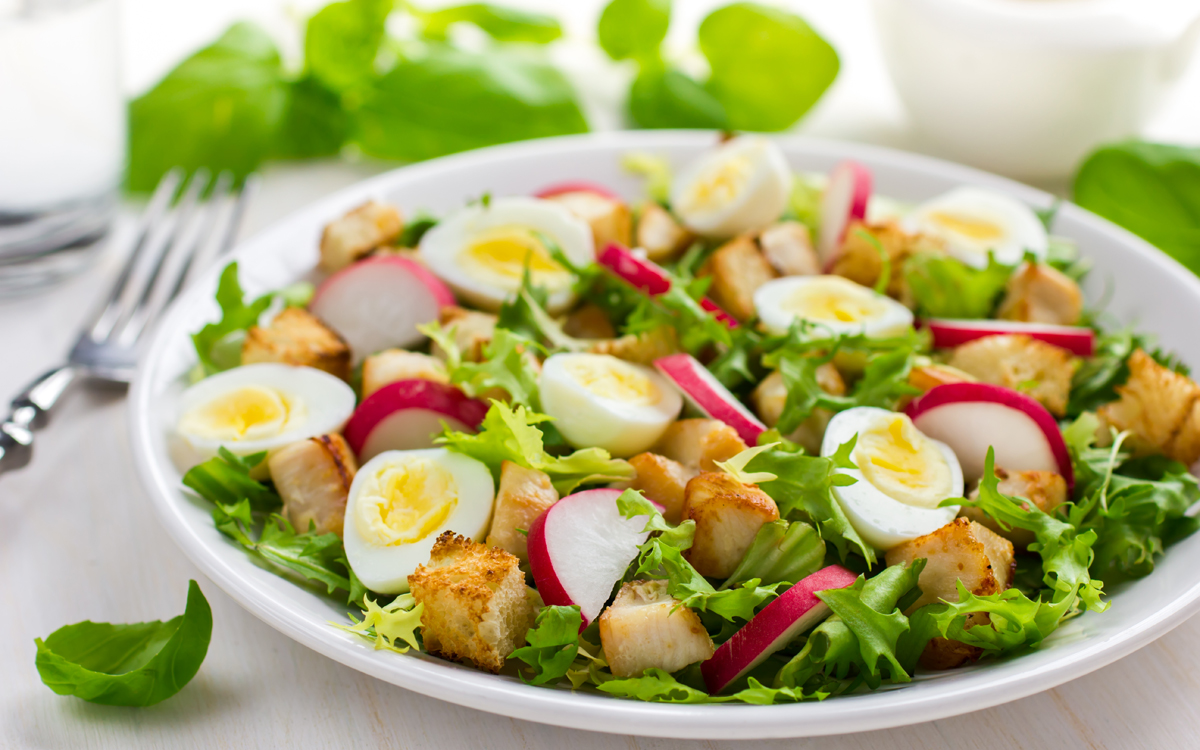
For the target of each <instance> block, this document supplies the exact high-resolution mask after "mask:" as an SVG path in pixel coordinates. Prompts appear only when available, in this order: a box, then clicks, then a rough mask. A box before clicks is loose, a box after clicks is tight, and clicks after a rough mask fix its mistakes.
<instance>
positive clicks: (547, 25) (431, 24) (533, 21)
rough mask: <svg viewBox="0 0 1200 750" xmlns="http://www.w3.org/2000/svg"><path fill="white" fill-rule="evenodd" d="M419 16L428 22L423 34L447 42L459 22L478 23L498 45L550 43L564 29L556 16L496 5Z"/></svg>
mask: <svg viewBox="0 0 1200 750" xmlns="http://www.w3.org/2000/svg"><path fill="white" fill-rule="evenodd" d="M410 7H411V6H410ZM418 17H419V19H420V20H421V21H423V22H424V30H423V33H424V34H425V36H427V37H429V38H431V39H445V38H446V32H447V30H448V29H449V28H450V26H451V25H452V24H456V23H470V24H474V25H475V26H477V27H479V28H480V29H482V30H483V32H484V33H486V34H487V35H488V36H490V37H491V38H492V39H495V40H496V41H498V42H530V43H533V44H548V43H550V42H553V41H554V40H555V39H558V38H559V37H561V36H562V26H560V25H559V23H558V19H557V18H555V17H554V16H548V15H546V14H545V13H534V12H532V11H527V10H520V9H517V8H509V7H506V6H503V5H496V4H494V3H467V4H466V5H454V6H451V7H449V8H440V9H438V10H436V11H433V12H426V13H419V14H418Z"/></svg>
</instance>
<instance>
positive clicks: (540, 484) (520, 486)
mask: <svg viewBox="0 0 1200 750" xmlns="http://www.w3.org/2000/svg"><path fill="white" fill-rule="evenodd" d="M557 502H558V491H557V490H555V489H554V485H553V484H551V483H550V477H548V476H547V475H546V474H545V473H544V472H540V471H538V470H537V469H527V468H525V467H524V466H521V465H520V464H515V463H513V462H512V461H505V462H504V463H502V464H500V489H498V490H497V491H496V504H495V509H494V510H493V511H492V529H491V531H489V532H488V535H487V544H488V546H490V547H499V548H500V549H502V550H505V551H506V552H510V553H512V554H513V555H516V557H517V559H518V560H520V561H521V562H529V550H528V547H527V546H526V539H525V534H523V533H521V532H522V531H525V532H528V531H529V527H530V526H532V525H533V522H534V521H536V520H537V517H538V516H540V515H542V513H545V512H546V510H547V509H548V508H549V507H550V506H551V505H554V504H555V503H557Z"/></svg>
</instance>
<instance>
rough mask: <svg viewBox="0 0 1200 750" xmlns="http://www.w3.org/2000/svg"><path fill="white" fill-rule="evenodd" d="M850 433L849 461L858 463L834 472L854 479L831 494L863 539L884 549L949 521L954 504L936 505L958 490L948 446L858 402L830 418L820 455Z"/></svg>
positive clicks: (903, 418)
mask: <svg viewBox="0 0 1200 750" xmlns="http://www.w3.org/2000/svg"><path fill="white" fill-rule="evenodd" d="M855 435H857V436H858V440H857V442H856V443H855V446H854V450H853V451H852V453H851V456H850V460H851V461H852V462H853V463H854V465H855V466H857V467H858V468H857V469H838V470H837V471H838V472H839V473H841V474H846V475H849V476H851V477H854V478H855V479H856V480H858V481H856V482H855V483H854V484H851V485H848V486H845V487H834V488H833V494H834V497H835V498H837V501H838V504H839V505H841V506H842V510H844V511H845V512H846V516H847V518H849V519H850V524H851V525H852V526H853V527H854V530H855V531H857V532H858V535H859V536H861V537H862V538H863V541H865V542H866V543H867V544H870V545H871V546H873V547H876V548H878V549H884V550H886V549H890V548H892V547H894V546H896V545H897V544H900V543H901V542H905V541H908V540H909V539H915V538H917V537H919V536H922V535H924V534H928V533H930V532H932V531H936V530H937V529H940V528H941V527H943V526H945V525H946V524H948V523H950V522H951V521H953V520H954V517H955V516H956V515H958V506H951V507H946V508H939V507H938V504H939V503H941V502H942V501H943V500H945V499H946V498H950V497H962V494H963V475H962V468H961V467H960V466H959V464H958V459H957V458H956V457H955V456H954V451H952V450H950V446H948V445H946V444H945V443H941V442H938V441H937V440H934V439H932V438H930V437H928V436H926V435H925V434H924V433H922V432H921V431H920V430H918V429H917V428H916V427H915V426H914V425H913V423H912V420H911V419H909V418H908V417H907V416H905V415H903V414H899V413H897V412H892V411H888V410H887V409H877V408H875V407H873V406H859V407H856V408H853V409H847V410H846V411H843V412H840V413H839V414H837V415H835V416H834V418H833V419H832V420H830V422H829V427H828V428H826V430H825V438H824V440H822V441H821V455H822V456H832V455H833V454H834V453H836V452H837V449H838V448H839V447H840V446H841V445H842V444H844V443H846V442H848V441H849V440H850V439H851V438H853V437H854V436H855Z"/></svg>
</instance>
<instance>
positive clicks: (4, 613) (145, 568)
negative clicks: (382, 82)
mask: <svg viewBox="0 0 1200 750" xmlns="http://www.w3.org/2000/svg"><path fill="white" fill-rule="evenodd" d="M540 4H541V5H547V4H549V3H547V2H542V3H540ZM677 4H678V3H677ZM705 4H706V5H711V4H712V3H705ZM168 5H169V6H171V7H172V8H174V9H175V12H173V13H172V14H171V15H170V17H167V16H166V15H165V14H164V12H163V8H164V7H166V6H168ZM277 5H278V4H277V3H274V2H273V1H272V0H255V1H254V2H245V1H243V2H240V3H234V2H226V1H225V0H220V1H217V0H214V2H211V3H205V4H201V3H199V2H191V3H170V4H161V3H154V2H152V0H127V6H128V7H127V9H126V10H127V13H126V27H127V29H129V30H131V31H132V32H135V33H133V34H131V38H137V39H139V44H138V45H133V46H132V48H131V50H130V59H131V60H132V61H133V62H134V63H136V65H134V66H133V67H134V68H135V69H136V70H135V71H134V76H133V78H134V79H135V85H144V84H145V83H146V82H147V81H150V80H153V78H154V77H155V76H156V75H158V74H160V72H161V69H162V68H163V66H166V65H169V64H170V62H171V58H172V56H173V55H177V54H178V52H177V50H179V49H186V48H187V47H188V46H189V45H195V44H198V43H200V42H203V41H204V40H205V39H206V38H208V37H210V36H211V35H212V34H213V32H214V31H215V30H216V29H219V28H220V27H221V26H222V25H223V24H224V23H225V22H226V20H227V19H228V18H229V17H232V16H234V15H237V14H241V13H246V14H250V15H259V16H262V15H263V14H264V13H266V12H267V11H266V10H264V8H266V9H268V10H269V9H271V8H275V7H276V6H277ZM563 5H566V3H563ZM579 5H580V6H589V7H588V8H587V10H588V12H587V13H583V12H582V11H580V10H579V9H578V8H576V9H574V10H573V12H574V13H578V14H579V19H582V20H579V19H576V17H575V16H572V19H575V20H573V21H572V23H573V24H574V25H575V26H577V27H580V28H583V27H587V26H588V25H590V24H591V23H592V21H591V18H593V17H594V7H595V5H596V4H595V3H582V2H580V3H579ZM797 5H800V6H801V8H802V10H803V12H805V14H806V15H807V16H808V17H809V18H810V19H811V20H812V21H813V22H814V23H816V24H818V25H819V26H820V28H822V30H823V31H825V32H826V33H827V34H828V35H829V36H830V37H832V38H833V40H834V42H835V44H837V46H838V48H839V50H840V51H841V52H842V55H843V60H844V67H843V77H842V79H841V80H840V82H839V84H838V88H837V89H836V90H835V91H833V92H831V95H830V96H829V97H828V99H827V100H826V101H825V102H823V103H822V105H821V108H820V109H819V111H817V112H815V113H814V116H813V117H812V118H811V119H810V120H809V121H807V122H806V123H805V126H804V131H805V132H814V133H818V134H821V135H829V136H840V137H846V138H853V139H858V140H869V141H874V142H880V143H885V144H887V145H902V146H903V145H912V144H913V143H914V141H913V139H912V137H911V135H910V134H909V133H908V132H907V131H906V129H905V126H904V120H903V116H902V114H901V112H900V110H899V108H898V106H897V104H896V102H895V99H894V95H893V94H892V93H891V92H890V90H889V89H888V86H887V82H886V78H885V77H884V75H883V71H882V68H881V63H880V61H879V59H878V56H877V54H876V53H875V52H874V50H873V47H872V46H871V45H872V43H873V38H872V34H871V32H870V29H869V26H868V25H867V24H866V20H865V11H864V7H863V3H862V2H859V1H852V0H839V2H838V3H829V2H825V3H817V2H815V0H814V1H813V2H802V3H797ZM202 6H203V8H202ZM695 6H696V4H693V3H688V4H687V6H686V8H685V11H684V13H683V14H682V15H683V16H685V17H692V18H694V17H696V16H698V15H699V14H700V9H698V8H697V7H695ZM834 6H836V7H834ZM275 12H277V11H275ZM222 14H224V15H222ZM681 20H683V21H684V22H686V20H685V18H682V19H681ZM149 28H153V29H154V30H155V33H154V34H153V35H152V37H151V36H150V35H142V34H140V33H137V32H140V31H145V30H146V29H149ZM164 50H165V51H164ZM172 50H176V51H172ZM1185 86H1186V88H1187V90H1188V91H1189V92H1190V95H1186V96H1182V97H1180V98H1179V100H1177V101H1176V102H1175V103H1174V105H1172V106H1171V107H1170V108H1169V109H1168V110H1167V111H1165V112H1164V113H1163V116H1162V117H1161V118H1160V119H1159V120H1158V121H1156V123H1155V124H1154V126H1153V128H1152V129H1151V133H1152V134H1153V135H1154V136H1156V137H1159V138H1162V139H1173V140H1177V141H1189V140H1190V141H1192V142H1195V141H1196V140H1198V139H1200V114H1198V113H1200V96H1197V92H1200V66H1197V65H1194V66H1193V68H1192V71H1191V73H1190V75H1189V79H1188V81H1187V82H1186V83H1185ZM606 95H607V94H605V92H604V91H601V92H600V94H598V96H597V99H598V101H597V102H593V103H592V104H593V106H596V107H598V108H601V109H602V108H603V105H604V98H605V96H606ZM608 117H609V118H611V114H610V115H608ZM601 120H602V121H603V120H604V115H603V113H602V114H601ZM382 168H383V167H381V166H380V165H347V164H339V163H319V164H311V165H303V166H284V167H272V168H271V169H269V170H268V171H267V172H266V175H265V177H266V179H265V182H264V187H263V190H262V192H261V193H260V195H259V197H258V199H257V200H256V202H255V203H254V205H253V206H252V207H251V210H250V213H249V216H248V217H247V221H246V226H245V232H253V231H255V230H257V229H260V228H262V227H263V226H265V225H266V224H268V223H270V222H271V221H273V220H275V219H277V218H279V217H280V216H282V215H283V214H285V213H287V212H289V211H291V210H294V209H296V208H299V207H301V206H303V205H304V204H306V203H307V202H309V201H311V200H313V199H315V198H317V197H320V196H322V195H324V194H326V193H328V192H330V191H332V190H335V189H337V188H338V187H341V186H343V185H345V184H349V183H350V182H353V181H355V180H357V179H359V178H361V177H363V176H366V175H368V174H371V173H373V172H375V171H378V170H379V169H382ZM116 262H117V258H116V256H115V254H114V253H112V252H109V253H106V254H105V255H104V256H103V257H102V258H101V259H100V260H99V262H98V263H97V265H96V266H95V267H94V268H93V269H92V270H89V271H88V272H86V273H85V274H84V275H82V276H81V277H79V278H77V279H75V280H73V281H71V282H69V283H68V284H66V285H64V286H62V287H60V288H58V289H55V290H54V291H52V292H49V293H45V294H42V295H39V296H35V297H31V298H28V299H22V300H10V301H0V398H7V395H8V394H11V393H13V392H15V390H16V389H17V388H18V387H20V386H21V385H22V384H24V382H25V381H26V380H28V379H29V378H31V377H32V376H34V375H35V374H37V373H38V372H40V371H41V370H43V369H45V368H46V367H49V366H50V365H52V364H55V362H56V360H57V358H58V357H59V356H61V353H62V352H64V351H65V349H66V347H67V346H68V344H69V342H70V340H71V338H72V336H73V331H74V329H75V327H76V326H77V325H78V323H79V322H80V321H81V319H82V318H83V317H84V316H85V315H86V314H87V311H88V309H89V308H90V306H91V304H92V303H93V301H94V300H95V299H96V298H97V297H98V295H100V294H101V292H102V290H103V289H104V287H105V286H106V285H107V280H108V279H109V278H110V277H111V276H112V274H113V273H114V271H115V267H116ZM124 407H125V404H124V399H123V394H122V393H120V392H114V391H108V392H104V391H101V390H90V389H84V388H81V389H78V390H77V391H75V392H73V393H71V394H69V395H68V397H67V398H66V399H65V403H64V404H63V405H62V408H61V409H60V411H59V412H58V413H57V414H55V416H54V420H53V423H52V424H51V425H50V426H49V427H47V428H46V429H44V430H43V431H42V432H41V433H39V435H38V442H37V451H36V456H35V459H34V462H33V464H32V465H31V466H29V467H28V468H26V469H25V470H23V471H21V472H19V473H15V474H9V475H6V476H3V477H0V540H2V541H0V748H3V749H5V750H6V749H7V748H24V747H31V748H80V747H103V748H110V747H111V748H158V747H171V748H190V747H196V748H221V747H247V746H257V747H262V748H268V747H276V746H279V747H284V746H287V747H357V748H368V747H370V748H374V747H387V748H392V747H395V748H411V749H416V748H458V747H488V748H492V749H494V750H509V749H510V748H512V749H517V748H521V749H529V750H533V749H536V748H562V747H571V748H579V749H580V750H584V749H585V748H586V749H589V750H590V748H610V747H641V748H668V747H682V746H684V745H692V744H700V743H683V742H673V741H669V740H656V739H646V738H635V737H621V736H610V735H601V734H591V733H582V732H574V731H570V730H564V729H558V728H554V727H548V726H542V725H538V724H533V723H530V722H524V721H514V720H510V719H506V718H502V717H498V716H493V715H491V714H487V713H484V712H482V711H476V710H472V709H467V708H460V707H457V706H453V705H449V704H446V703H441V702H439V701H436V700H432V699H430V698H426V697H424V696H421V695H417V694H414V693H410V692H407V691H405V690H402V689H400V688H397V687H393V686H391V685H388V684H385V683H382V682H378V681H376V680H374V679H372V678H370V677H367V676H365V675H362V674H359V673H357V672H355V671H353V670H351V669H348V668H346V667H343V666H341V665H339V664H337V663H335V662H332V661H330V660H328V659H326V658H324V657H322V656H319V655H317V654H316V653H314V652H312V651H309V650H308V649H306V648H304V647H302V646H299V645H297V644H296V643H294V642H292V641H290V640H288V639H287V638H285V637H283V636H281V635H279V634H278V633H276V632H275V631H274V630H272V629H271V628H269V627H267V626H266V625H264V624H263V623H261V622H259V621H258V620H256V619H255V618H254V617H252V616H251V615H249V614H247V613H246V612H244V611H243V610H242V609H241V608H240V607H238V606H237V605H236V604H235V603H234V602H233V601H232V600H231V599H230V598H229V597H227V596H225V594H223V593H222V592H221V590H220V589H218V588H217V587H216V586H215V585H213V584H212V583H211V582H210V581H208V580H207V579H205V578H204V577H203V576H202V575H201V574H200V573H199V572H198V571H197V570H196V568H195V567H193V566H192V565H191V564H190V563H189V562H188V561H187V560H186V559H185V558H184V556H183V555H182V553H180V552H179V551H178V550H177V549H176V548H175V546H174V545H173V544H172V543H171V542H170V541H169V540H168V539H167V538H166V536H165V535H164V533H163V532H162V530H161V529H160V528H159V526H158V523H157V521H155V520H154V518H153V516H152V512H151V510H150V505H149V501H148V499H147V497H146V495H145V493H144V492H143V490H142V488H141V486H140V485H139V483H138V480H137V477H136V476H135V471H134V466H133V459H132V456H131V455H130V450H129V446H128V441H127V435H126V419H125V409H124ZM189 578H195V579H198V580H199V582H200V585H201V587H202V588H203V590H204V592H205V594H206V595H207V597H208V600H209V602H210V603H211V605H212V608H213V620H214V627H213V637H212V645H211V647H210V649H209V653H208V658H207V660H206V661H205V663H204V666H203V667H202V669H201V670H200V673H199V674H198V675H197V677H196V678H195V679H194V680H193V681H192V682H191V683H190V684H189V685H188V686H187V687H186V688H185V689H184V690H183V691H182V692H181V693H180V694H179V695H178V696H176V697H174V698H172V699H170V700H168V701H166V702H164V703H162V704H159V705H158V706H155V707H153V708H149V709H124V708H113V707H106V706H95V705H91V704H88V703H84V702H83V701H79V700H76V699H73V698H64V697H59V696H57V695H54V694H53V693H51V692H50V690H49V689H47V688H46V687H44V686H43V685H42V684H41V682H40V681H39V679H38V676H37V672H36V670H35V669H34V652H35V649H34V644H33V639H34V638H35V637H38V636H45V635H47V634H49V633H50V632H51V631H53V630H54V629H56V628H58V627H59V626H61V625H64V624H67V623H71V622H76V621H79V620H84V619H92V620H96V621H107V622H136V621H141V620H147V619H159V618H167V617H172V616H174V615H176V614H178V613H179V612H181V611H182V610H183V602H184V595H185V592H186V588H187V581H188V579H189ZM1198 646H1200V619H1195V620H1192V621H1190V622H1188V623H1186V624H1184V625H1182V626H1180V627H1179V628H1178V629H1177V630H1175V631H1174V632H1172V633H1170V634H1169V635H1167V636H1165V637H1164V638H1162V639H1161V640H1159V641H1158V642H1157V643H1154V644H1153V645H1151V646H1148V647H1146V648H1145V649H1143V650H1141V651H1139V652H1138V653H1136V654H1134V655H1132V656H1130V657H1128V658H1126V659H1124V660H1122V661H1120V662H1117V663H1116V664H1114V665H1111V666H1109V667H1107V668H1104V669H1102V670H1100V671H1098V672H1095V673H1093V674H1091V675H1088V676H1086V677H1083V678H1080V679H1079V680H1076V681H1074V682H1072V683H1069V684H1067V685H1064V686H1062V687H1059V688H1056V689H1054V690H1050V691H1047V692H1045V693H1043V694H1041V695H1037V696H1034V697H1030V698H1026V699H1023V700H1020V701H1017V702H1015V703H1011V704H1008V705H1005V706H1000V707H998V708H994V709H991V710H987V711H981V712H978V713H975V714H970V715H966V716H960V717H957V718H952V719H947V720H944V721H938V722H933V723H928V724H921V725H916V726H911V727H907V728H903V729H896V730H885V731H879V732H872V733H866V734H858V735H846V736H843V737H838V738H825V739H817V740H808V741H803V740H800V741H778V742H775V743H761V744H760V745H759V746H761V747H780V748H782V747H788V748H795V747H817V746H820V747H823V748H872V749H873V750H884V749H885V748H963V747H970V748H975V747H980V748H983V747H988V748H991V747H994V748H1042V747H1072V748H1074V747H1089V748H1094V747H1112V748H1138V747H1145V748H1185V747H1197V746H1200V739H1198V737H1200V710H1198V709H1197V704H1200V648H1198ZM703 744H705V745H706V746H711V747H733V746H734V745H735V744H736V743H725V742H711V743H703ZM743 744H744V743H743Z"/></svg>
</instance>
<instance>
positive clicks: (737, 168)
mask: <svg viewBox="0 0 1200 750" xmlns="http://www.w3.org/2000/svg"><path fill="white" fill-rule="evenodd" d="M791 194H792V171H791V169H790V168H789V167H788V163H787V158H786V157H785V156H784V155H783V151H782V150H780V148H779V146H777V145H775V143H773V142H772V141H770V140H768V139H766V138H763V137H762V136H750V135H744V136H741V137H738V138H734V139H732V140H730V141H728V142H726V143H724V144H723V145H721V146H720V147H719V148H717V149H715V150H713V151H711V152H709V153H708V154H705V155H704V156H702V157H701V158H700V159H698V160H697V161H695V162H693V163H692V164H690V165H689V166H688V167H687V168H686V169H684V170H683V171H682V172H680V173H679V175H678V176H677V177H676V178H675V180H674V182H673V183H672V184H671V208H672V209H673V210H674V211H675V213H676V214H677V215H678V216H679V218H680V220H682V221H683V223H684V225H685V226H687V228H688V229H691V230H692V231H693V232H696V233H697V234H702V235H706V236H709V237H732V236H733V235H735V234H741V233H743V232H749V231H753V230H756V229H763V228H765V227H766V226H767V225H768V224H770V223H771V222H773V221H775V220H776V219H778V218H779V217H780V216H782V215H783V212H784V210H785V209H786V208H787V203H788V198H789V197H790V196H791Z"/></svg>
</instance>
